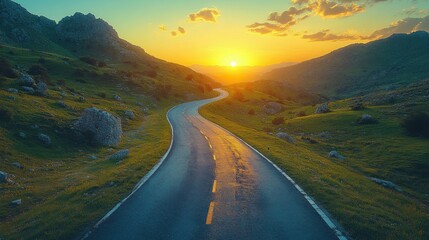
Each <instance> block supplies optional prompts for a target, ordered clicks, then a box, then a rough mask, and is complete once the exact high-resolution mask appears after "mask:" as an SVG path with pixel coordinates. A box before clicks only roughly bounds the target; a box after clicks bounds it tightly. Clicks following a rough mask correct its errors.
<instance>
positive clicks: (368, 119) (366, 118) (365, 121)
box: [357, 114, 378, 125]
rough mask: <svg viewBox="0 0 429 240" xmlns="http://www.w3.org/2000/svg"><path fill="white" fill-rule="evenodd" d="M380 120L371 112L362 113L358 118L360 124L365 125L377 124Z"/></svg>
mask: <svg viewBox="0 0 429 240" xmlns="http://www.w3.org/2000/svg"><path fill="white" fill-rule="evenodd" d="M377 122H378V121H377V120H375V119H374V118H373V117H372V116H371V115H369V114H364V115H362V117H361V118H360V119H359V120H358V122H357V123H358V124H359V125H365V124H375V123H377Z"/></svg>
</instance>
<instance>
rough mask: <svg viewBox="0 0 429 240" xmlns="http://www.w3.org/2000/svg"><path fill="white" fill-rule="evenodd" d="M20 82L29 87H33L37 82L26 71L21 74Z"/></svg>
mask: <svg viewBox="0 0 429 240" xmlns="http://www.w3.org/2000/svg"><path fill="white" fill-rule="evenodd" d="M18 83H19V84H20V85H22V86H27V87H33V86H34V85H35V84H36V82H35V81H34V79H33V77H31V76H30V75H29V74H26V73H23V74H21V76H20V77H19V78H18Z"/></svg>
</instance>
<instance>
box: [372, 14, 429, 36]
mask: <svg viewBox="0 0 429 240" xmlns="http://www.w3.org/2000/svg"><path fill="white" fill-rule="evenodd" d="M415 31H429V16H426V17H423V18H405V19H403V20H400V21H397V22H394V23H392V24H391V25H390V26H389V27H386V28H383V29H379V30H377V31H374V32H373V33H372V34H371V36H370V37H372V38H385V37H388V36H390V35H392V34H394V33H411V32H415Z"/></svg>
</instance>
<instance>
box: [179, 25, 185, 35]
mask: <svg viewBox="0 0 429 240" xmlns="http://www.w3.org/2000/svg"><path fill="white" fill-rule="evenodd" d="M177 31H179V32H180V33H181V34H185V33H186V30H185V29H184V28H182V27H178V28H177Z"/></svg>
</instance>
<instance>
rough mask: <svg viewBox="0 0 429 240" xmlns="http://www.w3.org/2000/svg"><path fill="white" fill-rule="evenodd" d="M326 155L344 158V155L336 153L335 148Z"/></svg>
mask: <svg viewBox="0 0 429 240" xmlns="http://www.w3.org/2000/svg"><path fill="white" fill-rule="evenodd" d="M328 157H330V158H337V159H340V160H345V159H346V158H345V157H344V156H342V155H341V154H339V153H338V152H337V151H335V150H333V151H330V152H329V153H328Z"/></svg>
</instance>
